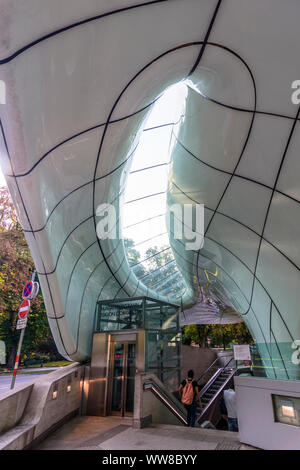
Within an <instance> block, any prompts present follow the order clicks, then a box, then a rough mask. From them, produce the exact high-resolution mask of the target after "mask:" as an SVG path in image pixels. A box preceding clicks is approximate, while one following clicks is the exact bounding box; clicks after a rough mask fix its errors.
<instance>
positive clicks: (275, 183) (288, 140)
mask: <svg viewBox="0 0 300 470" xmlns="http://www.w3.org/2000/svg"><path fill="white" fill-rule="evenodd" d="M299 113H300V106H299V107H298V110H297V114H296V116H295V119H294V121H293V125H292V127H291V130H290V133H289V136H288V139H287V143H286V146H285V149H284V152H283V155H282V159H281V162H280V165H279V168H278V171H277V175H276V179H275V182H274V186H273V191H272V194H271V197H270V200H269V205H268V208H267V211H266V216H265V220H264V224H263V229H262V233H261V236H260V240H259V246H258V250H257V256H256V262H255V268H254V276H256V271H257V266H258V260H259V257H260V251H261V245H262V241H263V236H264V232H265V228H266V225H267V220H268V217H269V212H270V209H271V205H272V201H273V197H274V193H275V190H276V186H277V182H278V180H279V177H280V173H281V170H282V167H283V164H284V161H285V157H286V155H287V152H288V148H289V145H290V142H291V139H292V136H293V134H294V130H295V127H296V124H297V121H298V118H299ZM278 251H279V250H278ZM253 291H254V282H253V283H252V292H251V303H252V297H253ZM274 305H275V304H274Z"/></svg>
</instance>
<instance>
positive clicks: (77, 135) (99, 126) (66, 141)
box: [6, 95, 162, 178]
mask: <svg viewBox="0 0 300 470" xmlns="http://www.w3.org/2000/svg"><path fill="white" fill-rule="evenodd" d="M161 97H162V95H160V96H158V97H157V98H156V99H155V100H153V101H152V102H151V103H149V104H147V105H145V106H144V107H143V108H141V109H138V110H137V111H134V113H131V114H128V116H123V117H121V118H118V119H113V120H112V121H110V122H109V124H116V123H119V122H122V121H125V120H126V119H129V118H131V117H133V116H135V115H136V114H139V113H142V112H143V111H145V110H146V109H147V108H150V107H151V106H152V105H153V104H154V103H156V102H157V101H158V100H159V99H160V98H161ZM104 126H105V122H104V123H101V124H97V125H95V126H92V127H89V128H88V129H85V130H83V131H81V132H78V133H77V134H74V135H72V136H71V137H68V138H67V139H64V140H63V141H61V142H59V143H58V144H56V145H55V146H54V147H52V148H51V149H50V150H48V151H47V152H46V153H44V154H43V155H42V156H41V157H40V158H39V159H38V160H37V161H36V162H35V164H34V165H33V166H32V167H31V168H30V169H29V170H27V171H26V172H25V173H19V174H17V175H15V178H22V177H23V176H27V175H29V174H30V173H31V172H32V171H33V170H34V169H35V168H36V167H37V166H38V165H39V164H40V163H41V162H42V161H43V160H44V159H45V158H46V157H48V155H50V154H51V153H52V152H54V151H55V150H57V149H58V148H59V147H61V146H62V145H64V144H66V143H68V142H70V141H71V140H73V139H76V137H80V136H81V135H84V134H87V133H89V132H91V131H94V130H95V129H100V128H101V127H104ZM149 130H151V129H149ZM6 176H12V175H6Z"/></svg>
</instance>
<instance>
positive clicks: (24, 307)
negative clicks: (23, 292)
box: [18, 300, 30, 320]
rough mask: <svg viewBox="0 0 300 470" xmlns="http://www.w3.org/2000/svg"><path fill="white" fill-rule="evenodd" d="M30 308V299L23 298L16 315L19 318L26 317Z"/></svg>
mask: <svg viewBox="0 0 300 470" xmlns="http://www.w3.org/2000/svg"><path fill="white" fill-rule="evenodd" d="M29 309H30V300H24V301H23V302H22V303H21V306H20V308H19V313H18V316H19V318H20V320H22V319H23V318H26V317H27V315H28V312H29Z"/></svg>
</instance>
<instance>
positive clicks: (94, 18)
mask: <svg viewBox="0 0 300 470" xmlns="http://www.w3.org/2000/svg"><path fill="white" fill-rule="evenodd" d="M167 1H168V0H152V1H150V2H144V3H139V4H137V5H131V6H128V7H124V8H118V9H117V10H111V11H109V12H106V13H102V14H100V15H96V16H92V17H89V18H86V19H85V20H81V21H77V22H76V23H71V24H70V25H67V26H64V27H63V28H59V29H56V30H55V31H52V32H51V33H48V34H45V35H44V36H41V37H40V38H38V39H36V40H34V41H31V42H30V43H28V44H26V45H25V46H23V47H21V48H20V49H18V50H17V51H16V52H14V53H13V54H11V55H10V56H8V57H6V58H4V59H1V60H0V65H3V64H7V63H8V62H11V61H12V60H13V59H15V58H16V57H18V56H19V55H20V54H22V53H23V52H25V51H27V50H28V49H31V48H32V47H33V46H36V45H37V44H40V43H41V42H43V41H46V40H47V39H50V38H52V37H54V36H57V35H58V34H62V33H64V32H66V31H69V30H70V29H73V28H76V27H78V26H81V25H83V24H87V23H91V22H92V21H97V20H101V19H102V18H106V17H108V16H112V15H115V14H117V13H123V12H126V11H129V10H134V9H136V8H139V7H145V6H149V5H154V4H156V3H163V2H167Z"/></svg>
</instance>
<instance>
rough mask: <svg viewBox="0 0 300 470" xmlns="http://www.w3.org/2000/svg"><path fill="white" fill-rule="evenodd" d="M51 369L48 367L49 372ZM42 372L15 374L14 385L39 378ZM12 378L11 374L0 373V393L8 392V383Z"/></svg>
mask: <svg viewBox="0 0 300 470" xmlns="http://www.w3.org/2000/svg"><path fill="white" fill-rule="evenodd" d="M52 371H53V369H50V370H49V371H47V372H48V373H49V372H52ZM43 375H44V374H30V373H26V374H17V378H16V382H15V387H17V386H18V385H23V384H25V383H26V382H32V381H33V380H35V379H39V378H40V377H43ZM11 380H12V375H1V376H0V395H1V394H2V393H5V392H8V391H9V390H10V384H11Z"/></svg>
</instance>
